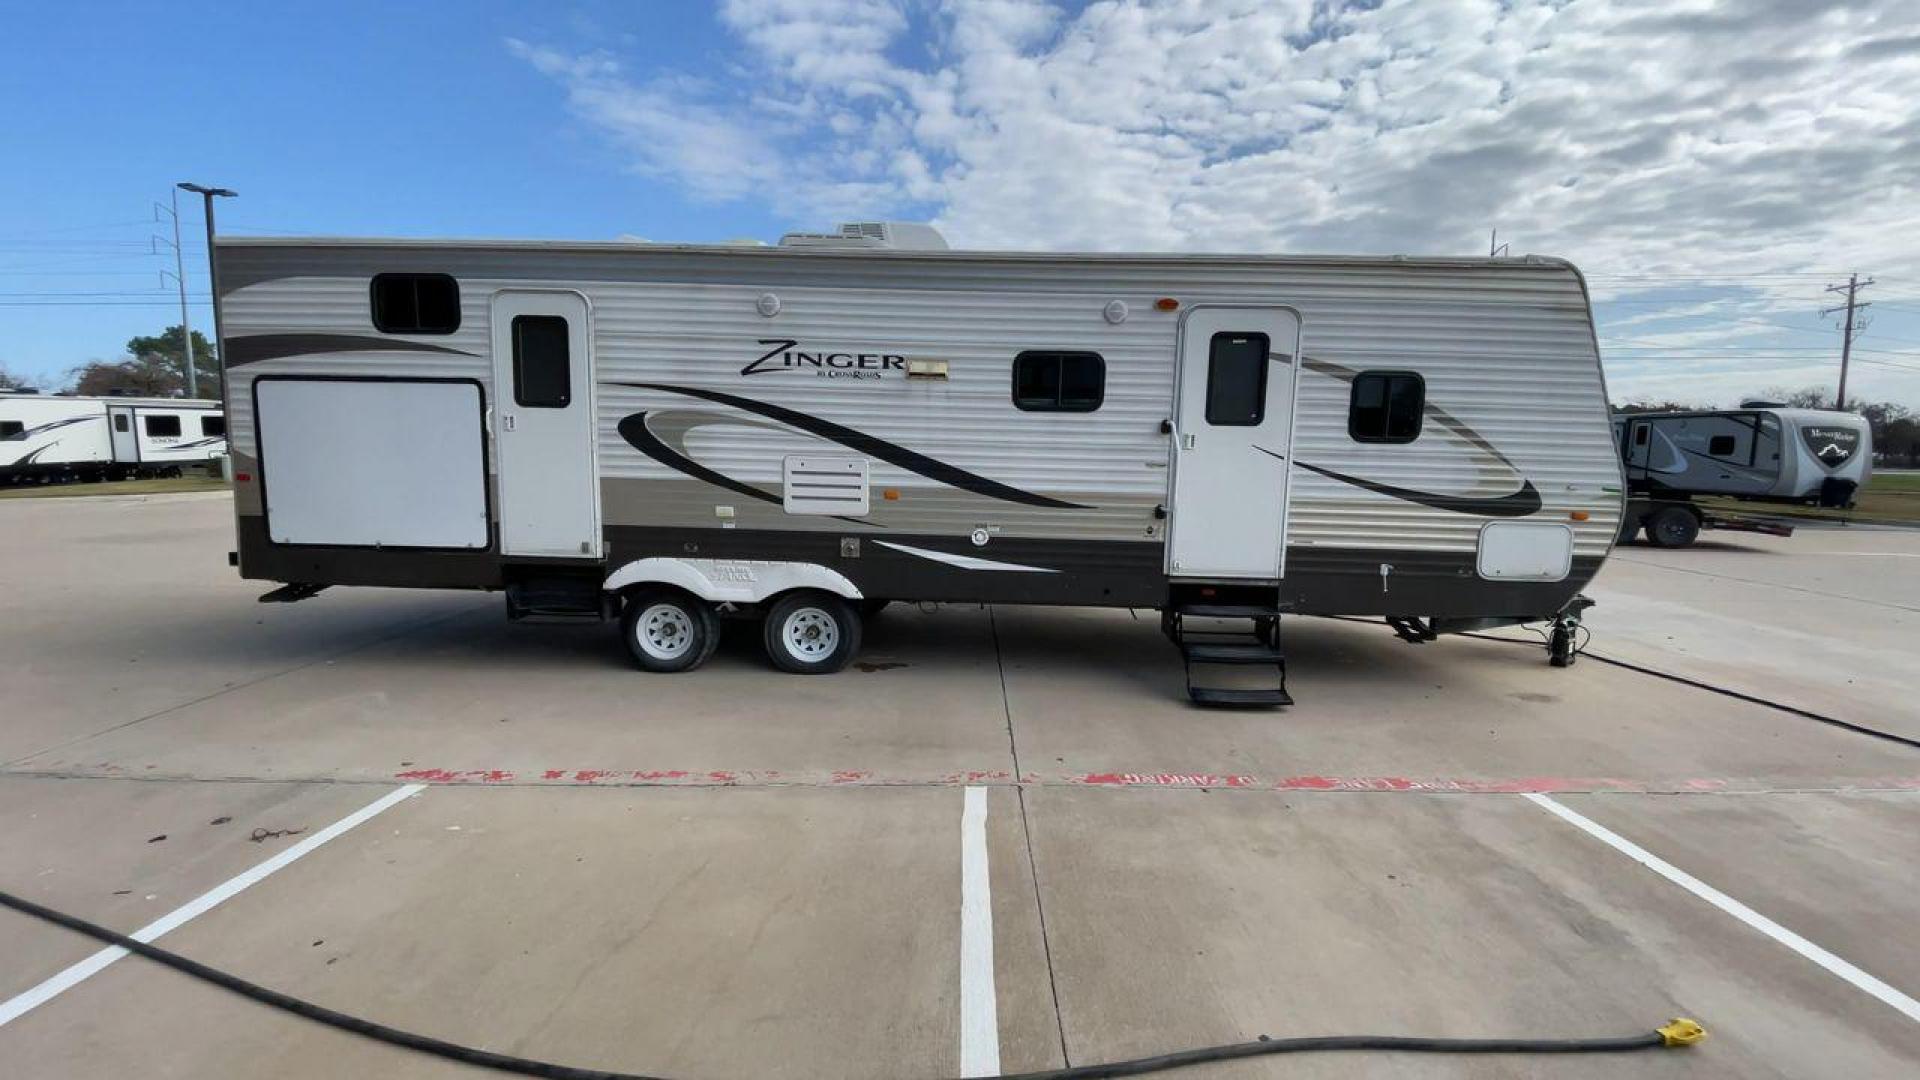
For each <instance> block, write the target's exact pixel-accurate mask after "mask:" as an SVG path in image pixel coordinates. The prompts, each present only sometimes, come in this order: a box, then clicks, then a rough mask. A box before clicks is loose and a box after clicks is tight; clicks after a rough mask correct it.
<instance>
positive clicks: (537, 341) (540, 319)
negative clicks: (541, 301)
mask: <svg viewBox="0 0 1920 1080" xmlns="http://www.w3.org/2000/svg"><path fill="white" fill-rule="evenodd" d="M567 351H568V349H567V320H566V319H564V318H562V317H560V316H558V315H516V316H514V317H513V400H514V402H515V403H516V404H519V405H522V406H524V407H526V408H529V409H564V408H566V407H567V405H568V404H570V403H571V402H572V401H573V377H572V372H571V371H570V370H569V358H568V356H567Z"/></svg>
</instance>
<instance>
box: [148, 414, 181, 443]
mask: <svg viewBox="0 0 1920 1080" xmlns="http://www.w3.org/2000/svg"><path fill="white" fill-rule="evenodd" d="M146 424H147V438H149V439H177V438H179V437H180V418H179V417H177V416H149V417H146Z"/></svg>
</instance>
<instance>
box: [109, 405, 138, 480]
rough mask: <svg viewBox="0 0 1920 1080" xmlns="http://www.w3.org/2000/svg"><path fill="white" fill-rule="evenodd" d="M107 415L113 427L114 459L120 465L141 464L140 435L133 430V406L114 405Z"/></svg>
mask: <svg viewBox="0 0 1920 1080" xmlns="http://www.w3.org/2000/svg"><path fill="white" fill-rule="evenodd" d="M107 416H108V418H109V423H110V424H111V426H112V428H113V460H114V462H115V463H116V464H120V465H138V464H140V435H139V433H138V432H136V431H134V430H133V407H132V406H131V405H113V406H110V407H108V409H107Z"/></svg>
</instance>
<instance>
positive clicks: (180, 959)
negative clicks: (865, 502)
mask: <svg viewBox="0 0 1920 1080" xmlns="http://www.w3.org/2000/svg"><path fill="white" fill-rule="evenodd" d="M0 906H5V907H10V908H12V909H13V910H15V911H18V912H20V913H22V914H25V915H32V916H34V917H35V918H38V919H44V920H46V921H47V922H50V923H54V924H56V925H59V926H64V927H66V928H67V929H69V930H72V931H75V932H76V933H81V934H85V935H87V936H88V937H91V938H95V939H97V940H100V941H104V942H106V943H107V944H109V945H118V946H120V947H121V948H123V949H125V950H127V951H128V952H133V953H138V954H139V955H141V956H144V957H146V958H147V959H149V960H152V961H154V962H155V963H158V964H165V965H166V966H167V967H170V968H173V969H174V970H175V971H180V972H184V973H186V974H188V975H191V976H193V977H194V978H196V979H202V980H204V981H206V982H210V983H212V984H214V985H215V986H218V987H220V988H221V989H223V990H230V991H232V992H233V993H236V994H239V995H240V996H242V997H245V998H250V999H252V1000H254V1001H257V1002H259V1003H261V1004H262V1005H271V1006H272V1007H274V1008H276V1009H282V1010H284V1011H286V1012H290V1013H292V1014H294V1015H295V1016H299V1017H303V1018H305V1019H308V1020H313V1021H316V1022H318V1023H322V1024H326V1025H328V1026H329V1027H336V1028H339V1029H341V1030H342V1031H351V1032H353V1033H354V1034H355V1035H364V1036H366V1037H367V1038H369V1039H377V1040H379V1041H381V1042H384V1043H389V1044H391V1045H393V1046H399V1047H403V1048H405V1049H408V1050H416V1051H419V1052H421V1053H424V1054H432V1055H434V1056H435V1057H442V1058H446V1059H448V1060H450V1061H458V1062H461V1063H463V1064H467V1065H478V1066H481V1067H483V1068H488V1069H496V1070H499V1071H500V1072H509V1073H518V1074H520V1075H521V1076H539V1077H548V1078H551V1080H662V1078H661V1077H657V1076H648V1075H645V1074H642V1073H622V1072H609V1071H607V1070H604V1069H582V1068H577V1067H575V1066H572V1065H556V1064H553V1063H552V1062H547V1061H534V1060H532V1059H530V1058H522V1057H513V1056H512V1055H509V1054H496V1053H493V1052H492V1051H489V1050H477V1049H475V1048H473V1047H471V1046H461V1045H460V1044H459V1043H451V1042H447V1041H446V1040H444V1039H436V1038H433V1037H431V1036H428V1035H416V1034H414V1033H413V1032H411V1031H402V1030H400V1029H399V1028H393V1027H388V1026H387V1025H385V1024H379V1023H375V1022H374V1021H372V1020H366V1019H363V1018H361V1017H358V1016H352V1015H349V1014H347V1013H343V1012H338V1011H336V1010H334V1009H329V1008H327V1007H325V1006H324V1005H315V1004H314V1003H312V1002H310V1001H303V1000H301V999H300V998H297V997H293V996H292V995H290V994H283V993H281V992H280V991H278V990H271V989H268V988H267V987H264V986H261V985H260V984H259V983H254V982H248V981H247V980H246V979H242V978H240V977H239V976H237V975H229V974H228V973H226V972H224V971H221V970H220V969H218V968H213V967H208V966H207V965H205V964H202V963H200V962H199V961H198V960H190V959H188V958H186V957H184V956H181V955H180V954H179V953H176V952H170V951H168V950H166V949H162V948H160V947H159V946H157V945H150V944H148V943H147V942H144V941H137V940H135V939H133V938H130V937H128V936H127V935H125V934H122V933H119V932H118V931H114V930H109V929H107V928H106V927H104V926H101V925H99V924H98V923H91V922H88V921H86V920H85V919H82V918H79V917H78V916H75V915H69V914H67V913H66V912H64V911H55V910H54V909H53V908H50V907H43V906H41V905H39V904H36V903H34V902H33V901H31V900H23V899H21V898H20V897H18V896H15V895H13V894H12V893H9V892H0ZM1705 1035H1706V1032H1705V1031H1703V1030H1702V1029H1701V1028H1700V1025H1698V1024H1695V1023H1694V1022H1693V1021H1691V1020H1675V1021H1673V1022H1672V1023H1671V1024H1668V1025H1667V1026H1666V1027H1663V1028H1659V1029H1657V1030H1654V1031H1649V1032H1646V1033H1644V1034H1640V1035H1619V1036H1610V1037H1603V1038H1595V1039H1422V1038H1410V1037H1407V1036H1400V1035H1327V1036H1316V1037H1309V1038H1302V1039H1267V1038H1262V1039H1260V1040H1258V1041H1256V1042H1243V1043H1230V1044H1228V1045H1226V1046H1209V1047H1204V1048H1202V1049H1198V1050H1182V1051H1179V1052H1178V1053H1172V1054H1160V1055H1158V1056H1155V1057H1144V1058H1134V1059H1133V1060H1131V1061H1116V1062H1112V1063H1109V1064H1105V1065H1077V1066H1074V1067H1072V1068H1067V1069H1043V1070H1041V1071H1039V1072H1025V1073H1018V1074H1009V1075H1006V1076H1002V1077H997V1078H994V1080H1094V1078H1096V1077H1111V1076H1139V1075H1141V1074H1143V1073H1150V1072H1160V1071H1163V1070H1166V1069H1177V1068H1180V1067H1182V1066H1186V1065H1199V1064H1201V1063H1203V1062H1209V1061H1232V1060H1235V1059H1237V1058H1247V1057H1258V1056H1261V1055H1263V1054H1291V1053H1304V1052H1309V1051H1325V1050H1398V1051H1420V1052H1425V1053H1443V1054H1617V1053H1623V1052H1625V1051H1630V1050H1650V1049H1652V1048H1654V1047H1659V1046H1688V1045H1691V1044H1693V1043H1695V1042H1698V1041H1700V1039H1701V1038H1703V1037H1704V1036H1705Z"/></svg>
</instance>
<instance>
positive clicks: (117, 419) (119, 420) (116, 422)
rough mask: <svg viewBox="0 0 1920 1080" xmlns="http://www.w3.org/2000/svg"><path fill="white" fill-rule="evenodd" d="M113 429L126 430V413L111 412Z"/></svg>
mask: <svg viewBox="0 0 1920 1080" xmlns="http://www.w3.org/2000/svg"><path fill="white" fill-rule="evenodd" d="M113 430H115V431H125V430H127V414H126V413H114V414H113Z"/></svg>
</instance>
